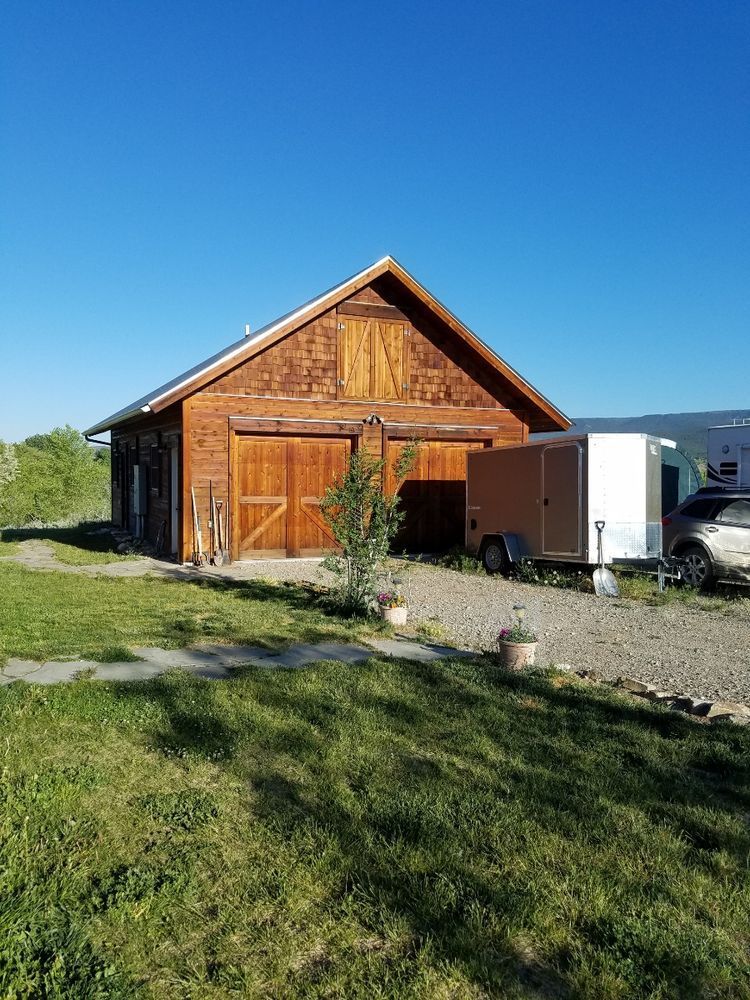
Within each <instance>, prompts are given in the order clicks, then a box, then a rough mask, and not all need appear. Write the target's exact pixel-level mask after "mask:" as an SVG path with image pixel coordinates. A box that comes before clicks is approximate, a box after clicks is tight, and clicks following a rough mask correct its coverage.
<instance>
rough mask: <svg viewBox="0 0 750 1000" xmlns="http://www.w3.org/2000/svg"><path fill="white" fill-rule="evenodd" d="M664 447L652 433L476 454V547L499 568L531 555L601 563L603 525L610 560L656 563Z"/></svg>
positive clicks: (469, 543) (472, 521)
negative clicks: (599, 539) (601, 525)
mask: <svg viewBox="0 0 750 1000" xmlns="http://www.w3.org/2000/svg"><path fill="white" fill-rule="evenodd" d="M665 443H666V442H665ZM669 443H670V444H671V442H669ZM661 447H662V441H661V439H660V438H657V437H651V436H650V435H648V434H583V435H581V436H576V437H565V438H552V439H544V440H538V441H532V442H529V443H528V444H522V445H514V446H511V447H505V448H485V449H481V450H477V451H470V452H468V453H467V476H466V507H467V509H466V547H467V549H468V550H469V551H471V552H473V553H477V554H478V555H480V557H482V559H483V560H484V562H485V565H486V566H487V568H488V569H491V570H498V569H504V568H507V566H508V564H509V563H512V562H517V561H519V560H520V559H524V558H529V559H543V560H549V561H554V562H569V563H579V564H593V563H596V562H597V561H598V559H597V528H596V522H597V521H599V522H602V521H603V522H604V528H603V532H602V544H603V550H604V551H603V554H604V561H605V562H606V563H612V562H622V563H635V564H645V563H650V564H652V565H654V564H655V563H656V562H658V560H659V559H660V558H661V516H662V510H661V477H662V469H661V465H662V459H661ZM503 564H504V565H503Z"/></svg>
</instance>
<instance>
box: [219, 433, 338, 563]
mask: <svg viewBox="0 0 750 1000" xmlns="http://www.w3.org/2000/svg"><path fill="white" fill-rule="evenodd" d="M350 449H351V441H350V438H348V437H330V438H328V437H326V438H324V437H312V436H311V437H287V436H281V435H279V436H278V437H253V436H249V435H248V436H247V437H245V436H243V437H241V438H240V440H239V441H238V449H237V474H236V475H237V488H238V489H239V494H238V496H237V506H236V509H237V518H238V531H239V546H238V549H239V552H238V555H239V558H240V559H272V558H282V557H284V556H317V555H322V554H323V553H324V552H325V551H327V550H330V549H333V548H334V547H335V542H334V540H333V538H332V537H331V535H330V532H329V530H328V526H327V525H326V523H325V521H324V519H323V517H322V515H321V513H320V501H321V499H322V497H323V495H324V493H325V491H326V487H327V486H330V485H331V483H332V482H333V480H334V478H335V477H336V475H338V474H339V473H341V472H343V471H344V469H345V468H346V463H347V459H348V457H349V452H350Z"/></svg>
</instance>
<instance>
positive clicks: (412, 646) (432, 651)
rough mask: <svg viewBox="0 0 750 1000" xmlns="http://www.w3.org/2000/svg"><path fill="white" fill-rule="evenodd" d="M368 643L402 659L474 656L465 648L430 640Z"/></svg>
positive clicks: (425, 661)
mask: <svg viewBox="0 0 750 1000" xmlns="http://www.w3.org/2000/svg"><path fill="white" fill-rule="evenodd" d="M370 645H371V646H372V647H373V648H374V649H376V650H377V651H378V652H379V653H383V654H384V655H385V656H397V657H401V658H402V659H404V660H418V661H419V662H420V663H429V662H430V661H432V660H442V659H443V657H445V656H475V655H476V654H475V653H471V652H469V651H468V650H466V649H452V648H451V647H450V646H439V645H437V644H435V643H432V642H412V641H411V640H410V639H371V640H370Z"/></svg>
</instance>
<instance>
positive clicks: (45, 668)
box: [24, 660, 100, 684]
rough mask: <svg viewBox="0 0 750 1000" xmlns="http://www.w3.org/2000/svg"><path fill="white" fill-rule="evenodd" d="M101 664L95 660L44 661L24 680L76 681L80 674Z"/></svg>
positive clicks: (35, 682)
mask: <svg viewBox="0 0 750 1000" xmlns="http://www.w3.org/2000/svg"><path fill="white" fill-rule="evenodd" d="M98 666H100V664H99V663H96V662H94V661H93V660H74V661H73V662H72V663H71V662H70V661H60V660H48V661H47V662H46V663H43V664H42V665H41V667H39V669H38V670H35V671H34V673H33V674H27V675H26V677H25V678H24V680H27V681H28V682H29V683H30V684H62V683H63V682H65V681H74V680H75V679H76V677H78V676H79V675H80V674H82V673H85V672H86V671H88V670H96V668H97V667H98Z"/></svg>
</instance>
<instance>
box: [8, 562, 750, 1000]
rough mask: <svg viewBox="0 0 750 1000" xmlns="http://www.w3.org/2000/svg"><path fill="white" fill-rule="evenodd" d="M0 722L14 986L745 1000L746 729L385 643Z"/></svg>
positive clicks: (23, 993)
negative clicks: (386, 647)
mask: <svg viewBox="0 0 750 1000" xmlns="http://www.w3.org/2000/svg"><path fill="white" fill-rule="evenodd" d="M76 582H81V583H82V582H84V581H76ZM0 727H2V732H3V767H4V771H3V778H2V785H1V786H0V794H1V795H2V798H3V808H2V810H1V811H0V883H1V889H2V891H1V892H0V928H1V929H2V933H1V934H0V996H3V997H6V996H7V997H35V996H47V997H65V998H84V997H86V998H90V997H116V998H125V997H150V998H158V1000H162V998H164V1000H166V998H169V1000H172V998H179V997H184V998H188V997H190V998H193V997H216V998H229V997H324V996H325V997H334V996H336V997H347V998H350V997H354V998H358V997H361V998H368V1000H369V998H372V997H392V998H394V1000H395V998H398V1000H402V998H434V997H455V998H479V997H487V996H492V997H503V998H506V997H510V998H513V997H535V998H539V997H576V998H581V997H582V998H591V1000H608V998H611V1000H622V998H626V997H627V998H630V997H644V998H645V997H651V998H657V997H658V998H659V1000H669V998H675V1000H690V998H709V997H710V998H743V997H750V966H749V964H748V951H747V949H748V928H749V927H750V874H749V872H748V857H749V856H750V833H749V831H748V824H747V815H748V811H749V810H750V787H749V784H748V779H749V778H750V753H748V746H749V741H748V733H747V731H742V730H739V729H735V728H733V727H724V728H722V727H707V726H705V727H704V726H701V725H698V724H696V723H694V722H691V721H690V720H688V719H686V718H684V717H683V716H681V715H678V714H670V713H669V712H668V711H666V710H660V709H655V708H652V707H650V706H647V705H641V704H637V703H631V702H629V701H624V700H621V699H620V698H618V697H617V696H616V695H614V694H612V693H610V692H608V691H605V690H599V689H595V688H591V687H579V686H577V685H574V684H571V683H570V682H569V681H568V680H567V679H565V678H562V677H554V676H553V677H543V676H528V677H508V676H503V675H499V674H498V673H497V672H496V670H494V669H493V668H492V667H491V666H490V665H489V664H487V663H486V662H485V661H484V660H478V661H473V662H462V661H458V660H449V661H444V662H442V663H439V664H435V665H416V664H414V663H405V662H399V661H383V660H378V659H373V660H371V661H369V662H368V663H367V664H365V665H361V666H356V667H351V666H346V665H342V664H332V663H323V664H320V665H318V666H315V667H312V668H308V669H306V670H303V671H269V670H263V669H257V668H253V669H249V668H248V669H247V670H245V671H244V672H241V675H240V676H239V677H238V678H237V679H236V680H232V681H227V682H224V681H219V682H208V681H200V680H196V679H191V678H188V677H186V676H184V675H179V674H174V675H167V676H166V677H164V678H161V679H159V680H157V681H153V682H149V683H148V684H127V685H116V684H104V683H101V682H90V681H79V682H76V683H74V684H71V685H61V686H58V687H54V688H44V689H42V688H35V687H32V686H27V685H23V684H16V685H12V686H11V687H8V688H5V689H0Z"/></svg>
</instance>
